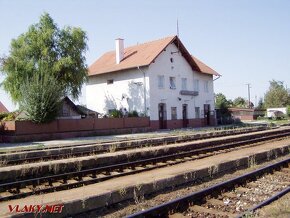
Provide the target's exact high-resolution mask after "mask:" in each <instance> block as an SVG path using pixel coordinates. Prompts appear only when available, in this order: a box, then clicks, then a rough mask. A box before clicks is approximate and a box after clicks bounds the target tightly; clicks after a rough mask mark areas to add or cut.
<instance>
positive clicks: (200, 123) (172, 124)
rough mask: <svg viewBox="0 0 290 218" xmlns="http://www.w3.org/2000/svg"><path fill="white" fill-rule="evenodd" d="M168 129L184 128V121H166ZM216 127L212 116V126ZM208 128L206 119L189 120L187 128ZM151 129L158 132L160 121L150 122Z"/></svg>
mask: <svg viewBox="0 0 290 218" xmlns="http://www.w3.org/2000/svg"><path fill="white" fill-rule="evenodd" d="M165 122H166V125H167V126H166V128H167V129H178V128H183V120H180V119H179V120H166V121H165ZM215 125H216V119H215V117H214V116H211V118H210V126H215ZM204 126H206V123H205V119H203V118H200V119H188V125H187V127H192V128H196V127H204ZM150 127H151V129H152V130H157V129H159V120H151V121H150Z"/></svg>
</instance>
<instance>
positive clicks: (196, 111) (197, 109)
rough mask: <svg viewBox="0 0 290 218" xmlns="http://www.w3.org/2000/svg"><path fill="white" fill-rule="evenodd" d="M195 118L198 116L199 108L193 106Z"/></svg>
mask: <svg viewBox="0 0 290 218" xmlns="http://www.w3.org/2000/svg"><path fill="white" fill-rule="evenodd" d="M195 118H200V108H199V107H195Z"/></svg>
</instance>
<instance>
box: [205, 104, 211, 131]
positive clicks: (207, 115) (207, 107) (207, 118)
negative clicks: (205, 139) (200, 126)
mask: <svg viewBox="0 0 290 218" xmlns="http://www.w3.org/2000/svg"><path fill="white" fill-rule="evenodd" d="M204 123H205V125H206V126H209V125H210V105H209V104H204Z"/></svg>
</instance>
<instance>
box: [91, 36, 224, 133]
mask: <svg viewBox="0 0 290 218" xmlns="http://www.w3.org/2000/svg"><path fill="white" fill-rule="evenodd" d="M116 43H117V45H118V43H121V44H122V43H123V40H120V39H118V40H117V42H116ZM123 47H124V46H123V45H121V46H116V48H117V50H116V55H113V54H112V53H108V55H106V54H105V55H104V56H102V57H101V58H100V59H99V60H97V61H96V62H95V63H94V64H93V65H92V66H91V67H90V68H89V81H88V84H87V87H86V97H87V99H86V100H87V107H88V108H90V109H92V110H95V111H98V112H99V113H103V114H107V113H109V112H110V110H113V109H121V108H122V109H124V108H126V110H127V111H129V112H132V111H134V110H135V111H137V112H138V113H139V115H141V116H149V117H150V121H151V127H152V128H153V129H163V128H181V127H199V126H205V125H215V114H214V89H213V77H214V76H219V74H218V73H216V72H215V71H214V70H212V69H211V68H209V67H208V66H206V65H205V64H203V63H202V62H200V61H199V60H197V59H196V58H194V57H192V56H191V55H190V54H189V53H188V51H187V50H186V49H185V47H184V46H183V44H182V43H181V41H180V40H179V39H178V37H177V36H174V37H168V38H165V39H162V40H156V41H152V42H149V43H145V44H142V45H137V46H132V47H129V48H128V49H127V50H126V49H124V51H120V49H119V48H123ZM120 52H121V54H124V55H123V56H122V55H118V54H120ZM134 55H135V57H134ZM113 56H114V59H115V60H114V61H115V63H112V60H111V59H112V58H113ZM120 57H122V59H123V60H118V58H120ZM142 59H144V60H145V61H144V60H142ZM122 61H124V62H123V63H122ZM125 61H126V62H127V63H125ZM118 62H119V63H118ZM119 64H121V65H120V66H118V65H119ZM106 65H107V66H106ZM113 65H114V66H113ZM104 66H105V67H104ZM116 69H117V70H116Z"/></svg>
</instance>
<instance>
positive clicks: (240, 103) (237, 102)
mask: <svg viewBox="0 0 290 218" xmlns="http://www.w3.org/2000/svg"><path fill="white" fill-rule="evenodd" d="M233 105H234V106H235V107H241V108H246V107H247V106H248V105H247V101H246V100H245V99H244V98H242V97H237V98H235V99H234V101H233Z"/></svg>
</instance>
